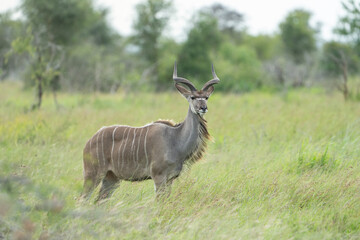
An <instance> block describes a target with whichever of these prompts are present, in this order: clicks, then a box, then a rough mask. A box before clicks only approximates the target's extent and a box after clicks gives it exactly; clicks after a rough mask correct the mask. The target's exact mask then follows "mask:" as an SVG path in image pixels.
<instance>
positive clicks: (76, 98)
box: [0, 80, 360, 239]
mask: <svg viewBox="0 0 360 240" xmlns="http://www.w3.org/2000/svg"><path fill="white" fill-rule="evenodd" d="M224 82H225V80H224ZM169 84H170V83H169ZM219 86H220V85H219ZM32 97H33V96H32V93H31V92H28V91H22V90H21V86H20V85H14V83H9V82H3V83H1V84H0V103H1V104H0V169H1V170H0V236H1V237H0V238H3V237H4V238H5V239H8V238H9V239H25V237H30V236H32V238H34V239H38V238H39V237H40V236H41V237H42V239H105V238H109V239H290V238H295V239H357V238H360V218H359V215H360V201H359V199H360V191H359V189H360V164H359V157H360V148H359V145H360V108H359V104H358V103H357V102H353V101H348V102H345V101H344V100H343V98H342V96H341V95H340V94H332V95H327V94H326V93H325V92H324V91H322V90H321V89H302V90H301V89H298V90H290V91H289V92H287V93H285V94H282V95H281V94H278V95H277V94H268V93H264V92H253V93H248V94H244V95H232V94H222V93H219V92H218V93H215V94H214V95H213V96H212V97H211V99H210V100H209V113H208V114H207V115H206V118H207V119H208V122H209V128H210V133H211V134H212V136H213V137H214V139H215V140H214V142H213V143H210V144H209V149H208V151H207V154H206V156H205V159H204V160H202V161H201V162H199V163H197V164H195V165H193V166H192V168H191V169H190V170H187V171H185V172H183V174H182V175H181V176H180V177H179V178H178V179H177V180H176V181H174V185H173V190H172V194H171V196H170V197H169V198H168V199H166V200H164V201H159V202H156V201H155V194H154V188H153V183H152V181H151V180H150V181H145V182H138V183H130V182H122V183H121V184H120V187H119V188H118V189H117V190H116V191H115V193H114V195H113V197H112V198H110V199H109V200H107V201H105V202H102V203H101V204H99V205H94V204H93V203H92V202H89V203H81V202H79V200H78V197H79V195H80V193H81V189H82V148H83V146H84V145H85V142H86V141H87V139H88V138H89V137H91V136H92V134H93V133H95V131H97V130H98V129H99V128H100V127H101V126H103V125H112V124H131V125H135V126H141V125H143V124H146V123H148V122H150V121H153V120H157V119H158V118H163V119H164V118H165V119H166V118H172V119H174V120H175V121H182V120H183V119H184V117H185V114H186V111H187V103H186V101H185V100H184V99H183V98H182V97H181V96H180V95H179V94H177V93H160V94H156V95H155V94H153V93H141V97H140V96H139V93H118V94H114V95H105V94H96V95H89V94H66V93H60V94H59V95H58V100H59V102H60V103H61V104H62V106H61V107H60V108H59V110H56V108H55V106H54V104H53V102H52V96H51V95H49V94H45V96H44V100H43V108H42V109H40V110H38V111H28V108H29V106H30V104H29V99H31V98H32ZM175 109H176V111H175Z"/></svg>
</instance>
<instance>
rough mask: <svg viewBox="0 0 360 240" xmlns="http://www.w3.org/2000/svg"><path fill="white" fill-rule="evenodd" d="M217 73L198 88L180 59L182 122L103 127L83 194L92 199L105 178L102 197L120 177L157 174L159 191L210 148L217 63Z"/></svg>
mask: <svg viewBox="0 0 360 240" xmlns="http://www.w3.org/2000/svg"><path fill="white" fill-rule="evenodd" d="M212 75H213V79H212V80H210V81H208V82H207V83H206V84H205V85H204V86H203V88H202V89H201V90H197V89H196V88H195V86H194V85H193V84H192V83H191V82H190V81H189V80H187V79H185V78H182V77H178V76H177V67H176V63H175V65H174V73H173V80H174V81H175V87H176V88H177V90H178V91H179V92H180V93H181V94H182V95H183V96H184V97H185V98H186V100H187V101H188V102H189V110H188V113H187V116H186V119H185V120H184V121H183V122H181V123H179V124H174V123H172V122H171V121H164V120H160V121H155V122H153V123H150V124H147V125H145V126H143V127H131V126H125V125H114V126H110V127H102V128H101V129H100V130H98V131H97V132H96V133H95V135H94V136H92V137H91V138H90V139H89V140H88V142H87V143H86V145H85V148H84V152H83V163H84V190H83V195H82V196H83V197H84V198H88V197H89V196H90V194H91V192H92V191H93V190H94V188H96V187H97V186H98V185H99V183H100V182H101V181H102V186H101V188H100V192H99V196H98V197H97V200H100V199H103V198H106V197H108V196H109V195H110V194H111V193H112V191H113V190H114V189H115V187H116V186H117V185H118V183H119V181H120V180H127V181H142V180H146V179H153V181H154V183H155V190H156V193H157V195H159V194H161V193H164V192H165V190H166V189H168V190H169V188H170V186H171V183H172V181H173V180H174V179H175V178H177V177H178V176H179V174H180V172H181V170H182V168H183V165H184V164H186V163H194V162H196V161H197V160H199V159H200V158H201V157H202V155H203V153H204V151H205V149H206V143H207V140H208V139H209V138H210V135H209V132H208V130H207V126H206V120H205V119H204V118H203V115H204V114H205V113H206V112H207V100H208V98H209V97H210V95H211V94H212V92H213V91H214V86H213V85H214V84H216V83H218V82H219V81H220V80H219V78H218V77H217V76H216V73H215V70H214V67H213V66H212ZM184 86H186V87H187V88H186V87H184Z"/></svg>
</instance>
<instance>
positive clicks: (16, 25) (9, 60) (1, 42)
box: [0, 12, 25, 80]
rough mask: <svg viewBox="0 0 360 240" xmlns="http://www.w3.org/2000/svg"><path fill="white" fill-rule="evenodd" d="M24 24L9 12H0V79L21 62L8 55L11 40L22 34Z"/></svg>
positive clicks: (19, 59)
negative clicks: (13, 17) (13, 18)
mask: <svg viewBox="0 0 360 240" xmlns="http://www.w3.org/2000/svg"><path fill="white" fill-rule="evenodd" d="M24 30H25V28H24V24H23V23H22V22H21V21H19V20H12V14H11V12H5V13H2V14H1V13H0V80H2V79H4V78H6V77H8V75H9V74H10V72H11V71H14V70H17V69H18V66H17V65H20V64H23V62H22V61H21V58H18V57H15V56H10V54H9V52H10V51H11V45H12V42H13V41H14V40H15V39H17V38H18V37H19V36H21V35H23V34H24Z"/></svg>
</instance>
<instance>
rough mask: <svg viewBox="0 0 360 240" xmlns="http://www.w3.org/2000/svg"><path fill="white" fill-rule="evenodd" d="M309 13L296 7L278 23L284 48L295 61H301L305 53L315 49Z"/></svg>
mask: <svg viewBox="0 0 360 240" xmlns="http://www.w3.org/2000/svg"><path fill="white" fill-rule="evenodd" d="M310 18H311V13H310V12H308V11H306V10H301V9H296V10H293V11H291V12H290V13H288V15H287V16H286V18H285V19H284V20H283V21H282V22H281V23H280V25H279V27H280V36H281V39H282V41H283V43H284V46H285V50H286V51H287V52H288V53H289V54H290V56H291V57H292V58H293V59H294V61H295V62H296V63H302V62H304V60H305V55H306V54H307V53H311V52H313V51H314V50H316V41H315V40H316V39H315V34H316V32H317V31H316V29H314V28H313V27H312V26H310Z"/></svg>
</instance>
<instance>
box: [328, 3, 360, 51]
mask: <svg viewBox="0 0 360 240" xmlns="http://www.w3.org/2000/svg"><path fill="white" fill-rule="evenodd" d="M342 6H343V9H344V10H345V11H346V15H345V16H342V17H341V18H340V19H339V22H338V26H337V27H336V28H335V29H334V32H335V33H337V34H338V35H340V36H343V37H345V38H346V39H347V40H349V42H350V43H352V44H353V45H354V46H355V48H356V53H357V55H358V56H360V2H359V1H358V0H347V1H343V2H342Z"/></svg>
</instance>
